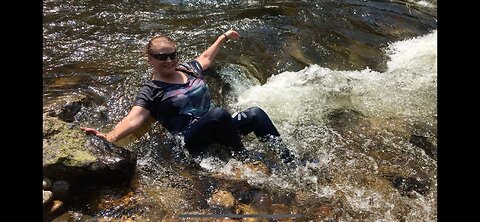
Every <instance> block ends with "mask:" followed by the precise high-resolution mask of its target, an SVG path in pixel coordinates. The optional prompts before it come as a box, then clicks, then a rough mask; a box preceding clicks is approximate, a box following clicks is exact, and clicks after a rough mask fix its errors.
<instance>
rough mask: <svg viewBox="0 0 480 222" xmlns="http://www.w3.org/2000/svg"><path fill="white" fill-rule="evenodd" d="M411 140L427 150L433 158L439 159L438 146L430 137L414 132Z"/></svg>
mask: <svg viewBox="0 0 480 222" xmlns="http://www.w3.org/2000/svg"><path fill="white" fill-rule="evenodd" d="M409 142H410V143H411V144H413V145H415V146H417V147H419V148H420V149H422V150H423V151H425V153H426V154H427V155H428V156H429V157H431V158H432V159H434V160H436V159H437V146H435V145H434V144H433V143H432V142H430V140H429V138H427V137H425V136H420V135H415V134H413V135H412V136H411V137H410V141H409Z"/></svg>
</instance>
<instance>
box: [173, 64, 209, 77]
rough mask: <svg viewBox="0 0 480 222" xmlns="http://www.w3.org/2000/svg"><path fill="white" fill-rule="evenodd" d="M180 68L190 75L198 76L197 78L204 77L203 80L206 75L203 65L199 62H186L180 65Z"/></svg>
mask: <svg viewBox="0 0 480 222" xmlns="http://www.w3.org/2000/svg"><path fill="white" fill-rule="evenodd" d="M178 67H179V68H180V70H185V71H188V72H190V73H193V75H194V76H196V77H202V78H203V77H204V76H205V73H204V71H203V69H202V65H200V63H199V62H198V61H197V60H192V61H189V62H184V63H182V64H180V65H178Z"/></svg>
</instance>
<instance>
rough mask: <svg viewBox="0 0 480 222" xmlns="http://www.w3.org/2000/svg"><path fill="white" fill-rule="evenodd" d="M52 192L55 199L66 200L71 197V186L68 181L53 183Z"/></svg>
mask: <svg viewBox="0 0 480 222" xmlns="http://www.w3.org/2000/svg"><path fill="white" fill-rule="evenodd" d="M52 192H53V194H54V195H55V199H60V200H66V199H68V197H69V195H70V184H69V183H68V182H67V181H63V180H57V181H55V182H54V183H53V187H52Z"/></svg>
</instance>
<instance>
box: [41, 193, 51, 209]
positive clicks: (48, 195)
mask: <svg viewBox="0 0 480 222" xmlns="http://www.w3.org/2000/svg"><path fill="white" fill-rule="evenodd" d="M52 199H53V193H52V192H51V191H48V190H44V191H43V206H44V207H45V205H47V204H49V203H50V201H52Z"/></svg>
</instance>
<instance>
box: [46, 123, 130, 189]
mask: <svg viewBox="0 0 480 222" xmlns="http://www.w3.org/2000/svg"><path fill="white" fill-rule="evenodd" d="M43 139H44V141H43V175H44V176H46V177H49V178H50V179H53V180H64V181H68V182H69V183H70V184H72V186H74V187H72V189H74V188H75V187H76V188H81V187H88V186H96V185H104V184H121V183H123V182H129V181H130V179H131V178H132V176H133V173H134V171H135V166H136V155H135V154H134V153H132V152H131V151H129V150H126V149H123V148H121V147H117V146H115V145H113V144H111V143H108V142H106V141H103V140H101V139H99V138H97V137H95V136H91V135H88V136H86V135H85V133H84V132H82V131H81V130H80V127H78V126H74V127H69V126H68V125H67V123H66V122H63V121H61V120H59V119H58V118H55V117H49V116H45V115H44V121H43Z"/></svg>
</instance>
